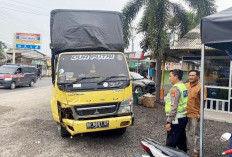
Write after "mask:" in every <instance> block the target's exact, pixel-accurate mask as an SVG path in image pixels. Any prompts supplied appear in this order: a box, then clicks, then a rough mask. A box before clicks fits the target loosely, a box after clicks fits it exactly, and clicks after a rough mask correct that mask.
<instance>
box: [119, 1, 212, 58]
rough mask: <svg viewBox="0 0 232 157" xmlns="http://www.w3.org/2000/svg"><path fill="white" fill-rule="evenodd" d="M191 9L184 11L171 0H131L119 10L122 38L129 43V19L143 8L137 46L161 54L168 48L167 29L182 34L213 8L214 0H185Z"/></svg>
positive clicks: (156, 56) (157, 55)
mask: <svg viewBox="0 0 232 157" xmlns="http://www.w3.org/2000/svg"><path fill="white" fill-rule="evenodd" d="M184 1H185V2H186V3H187V4H188V6H189V7H190V8H191V9H192V11H193V12H187V11H186V10H185V9H184V7H183V6H182V5H180V4H176V3H173V2H171V1H170V0H130V1H129V2H128V3H127V4H126V6H125V7H124V8H123V10H122V14H123V16H124V41H125V43H126V46H127V47H128V45H129V40H130V38H131V23H132V21H133V20H134V19H135V18H136V15H137V13H138V12H139V11H140V10H141V8H144V12H143V16H142V18H141V21H140V22H139V25H138V33H143V34H144V38H143V39H142V41H141V43H140V46H141V48H142V49H143V50H144V51H147V50H151V52H152V59H154V58H162V56H163V52H164V50H165V49H167V48H168V45H169V38H168V34H167V30H171V32H174V31H175V32H178V33H179V34H180V36H181V37H182V36H183V35H184V34H186V33H187V32H188V31H189V30H190V29H192V28H193V27H195V26H196V25H197V24H199V22H200V19H201V18H202V17H204V16H206V15H210V14H212V13H214V12H215V11H216V9H215V3H214V0H184Z"/></svg>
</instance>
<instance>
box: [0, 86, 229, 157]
mask: <svg viewBox="0 0 232 157" xmlns="http://www.w3.org/2000/svg"><path fill="white" fill-rule="evenodd" d="M50 97H51V87H50V86H48V87H42V88H36V89H29V90H24V91H18V92H11V93H6V94H0V100H1V103H0V123H1V126H0V132H1V133H0V139H1V142H0V156H1V157H16V156H17V157H31V156H35V157H45V156H46V157H47V156H65V157H66V156H68V157H79V156H80V157H85V156H86V157H87V156H91V157H92V156H96V157H108V156H114V157H121V156H125V157H128V156H133V155H134V154H146V153H145V152H144V151H143V149H142V147H141V146H140V140H141V139H142V137H143V136H145V137H150V138H152V139H155V140H157V141H159V142H160V143H163V144H165V140H166V131H165V127H164V125H165V119H166V118H165V114H164V106H163V105H159V104H156V106H155V107H154V108H145V107H143V106H139V105H134V114H135V124H134V126H132V127H129V128H128V129H127V132H126V133H125V134H124V135H123V136H116V135H114V134H111V133H107V132H98V133H89V134H83V135H76V136H74V137H73V138H72V139H71V138H61V137H60V134H59V132H58V131H57V126H56V123H55V122H54V121H53V119H52V114H51V110H50ZM231 128H232V127H231V124H228V123H222V122H215V121H209V120H205V132H204V137H205V141H204V150H205V152H204V153H205V154H204V156H206V157H216V156H221V155H220V154H221V153H222V152H223V151H224V150H226V149H228V147H229V142H225V143H222V142H221V141H220V140H219V138H220V136H221V135H222V134H223V133H224V132H230V131H231ZM190 148H191V145H190ZM189 154H191V151H190V152H189Z"/></svg>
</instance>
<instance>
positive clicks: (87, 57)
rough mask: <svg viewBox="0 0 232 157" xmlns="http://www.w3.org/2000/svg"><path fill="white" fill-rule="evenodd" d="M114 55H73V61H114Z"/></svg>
mask: <svg viewBox="0 0 232 157" xmlns="http://www.w3.org/2000/svg"><path fill="white" fill-rule="evenodd" d="M114 57H115V55H114V54H91V55H86V54H85V55H72V57H71V60H113V59H114Z"/></svg>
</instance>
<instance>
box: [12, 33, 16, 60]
mask: <svg viewBox="0 0 232 157" xmlns="http://www.w3.org/2000/svg"><path fill="white" fill-rule="evenodd" d="M15 38H16V34H15V33H14V36H13V57H12V63H13V64H15Z"/></svg>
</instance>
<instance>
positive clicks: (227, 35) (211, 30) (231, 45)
mask: <svg viewBox="0 0 232 157" xmlns="http://www.w3.org/2000/svg"><path fill="white" fill-rule="evenodd" d="M231 28H232V7H231V8H228V9H226V10H224V11H221V12H219V13H216V14H213V15H210V16H207V17H204V18H203V19H202V20H201V41H202V50H201V76H202V77H201V83H202V85H201V89H202V90H201V91H202V92H201V112H200V113H202V114H201V122H200V126H201V127H200V128H201V133H200V156H201V157H202V156H203V143H204V142H203V141H204V140H203V139H204V137H203V133H204V126H203V121H204V108H203V104H204V102H203V99H204V95H203V93H204V57H205V46H209V47H213V48H216V49H220V50H225V51H226V52H227V53H228V55H229V56H230V59H232V29H231Z"/></svg>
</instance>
